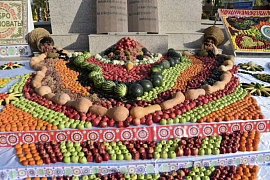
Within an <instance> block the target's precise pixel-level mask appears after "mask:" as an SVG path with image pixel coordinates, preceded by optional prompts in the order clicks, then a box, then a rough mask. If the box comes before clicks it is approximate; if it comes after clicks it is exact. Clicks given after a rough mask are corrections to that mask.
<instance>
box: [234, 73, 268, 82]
mask: <svg viewBox="0 0 270 180" xmlns="http://www.w3.org/2000/svg"><path fill="white" fill-rule="evenodd" d="M239 73H243V74H249V75H251V76H253V77H255V78H256V79H259V80H261V81H263V82H268V83H270V75H269V74H252V73H249V72H245V71H239Z"/></svg>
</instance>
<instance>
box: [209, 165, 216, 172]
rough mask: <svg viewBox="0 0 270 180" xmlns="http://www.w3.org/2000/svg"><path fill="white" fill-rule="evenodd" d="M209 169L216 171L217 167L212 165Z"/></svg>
mask: <svg viewBox="0 0 270 180" xmlns="http://www.w3.org/2000/svg"><path fill="white" fill-rule="evenodd" d="M208 170H210V171H211V172H214V171H215V170H216V168H215V167H214V166H210V167H208Z"/></svg>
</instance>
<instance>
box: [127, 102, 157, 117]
mask: <svg viewBox="0 0 270 180" xmlns="http://www.w3.org/2000/svg"><path fill="white" fill-rule="evenodd" d="M160 110H161V107H160V105H158V104H155V105H151V106H148V107H145V108H143V107H139V106H137V107H134V108H132V109H131V111H130V115H131V116H132V117H133V118H138V119H141V118H142V117H144V116H146V115H148V114H151V113H154V112H156V111H160Z"/></svg>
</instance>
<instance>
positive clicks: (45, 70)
mask: <svg viewBox="0 0 270 180" xmlns="http://www.w3.org/2000/svg"><path fill="white" fill-rule="evenodd" d="M41 71H42V72H43V73H44V74H45V73H46V72H47V67H46V66H42V68H41Z"/></svg>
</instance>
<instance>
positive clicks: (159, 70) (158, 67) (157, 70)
mask: <svg viewBox="0 0 270 180" xmlns="http://www.w3.org/2000/svg"><path fill="white" fill-rule="evenodd" d="M161 71H162V69H161V67H160V66H159V65H155V66H153V67H152V68H151V73H153V72H161Z"/></svg>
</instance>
